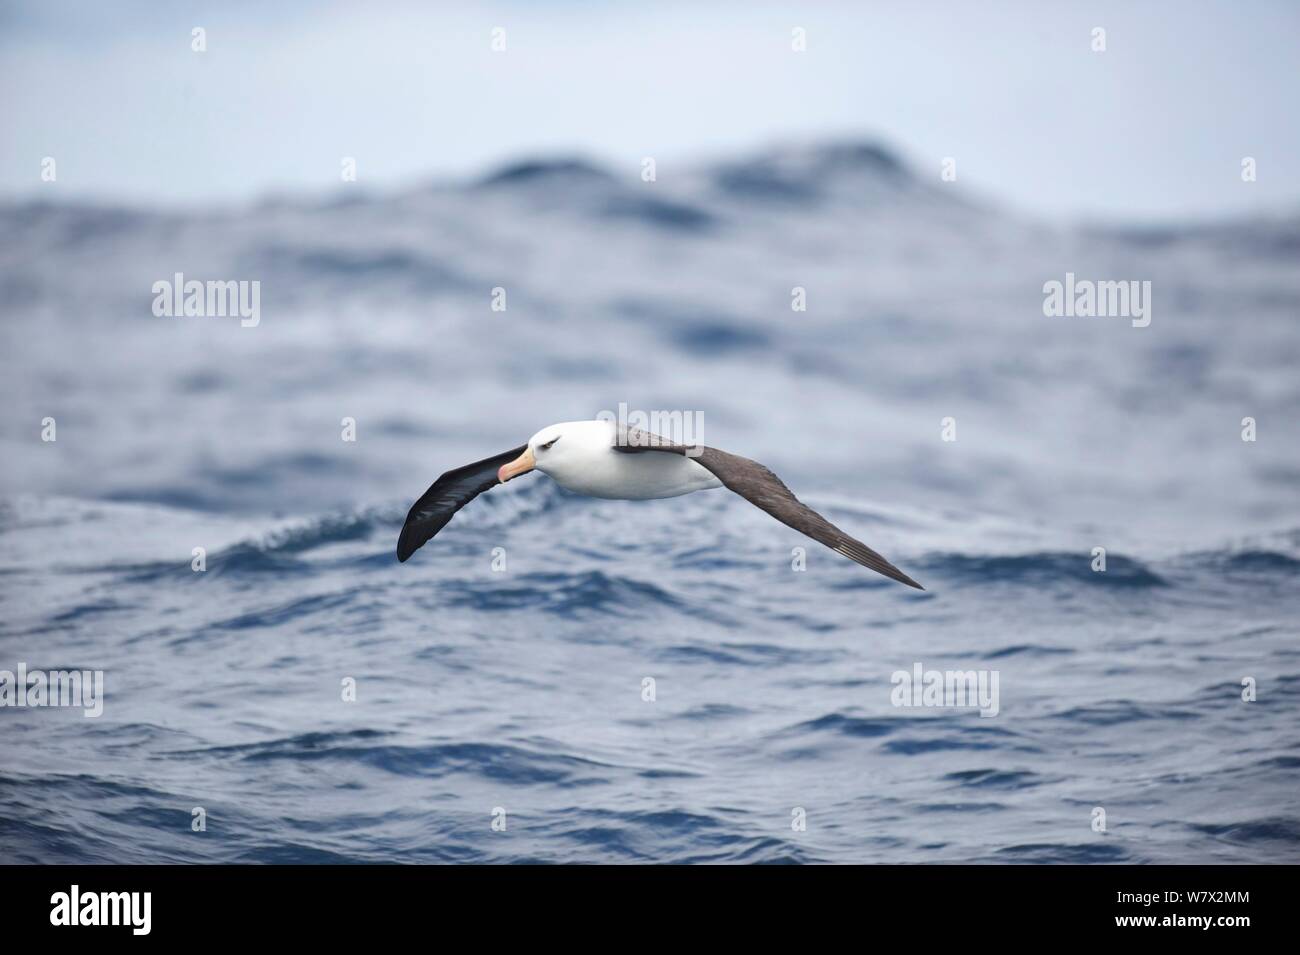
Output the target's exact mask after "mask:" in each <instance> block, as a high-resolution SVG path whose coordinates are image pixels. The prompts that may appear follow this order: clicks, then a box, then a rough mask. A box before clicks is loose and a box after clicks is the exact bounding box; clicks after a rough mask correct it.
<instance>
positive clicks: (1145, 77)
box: [0, 0, 1300, 219]
mask: <svg viewBox="0 0 1300 955" xmlns="http://www.w3.org/2000/svg"><path fill="white" fill-rule="evenodd" d="M0 11H2V12H0V103H2V105H3V115H4V135H3V137H2V138H0V195H3V196H5V197H9V198H14V197H24V198H27V197H32V196H45V197H47V198H72V197H78V198H83V197H92V198H98V199H109V200H114V201H145V202H150V203H154V204H158V203H196V202H198V203H208V202H218V201H225V200H230V199H236V200H253V199H256V198H258V197H262V196H265V195H267V194H272V193H284V192H291V193H311V192H315V191H323V190H332V189H336V188H338V187H339V164H340V159H341V157H343V156H355V157H356V159H357V162H358V171H359V177H360V181H361V183H362V184H363V185H364V186H367V187H369V188H373V189H377V190H388V189H396V188H401V187H403V186H405V185H409V184H413V183H419V182H424V181H427V180H428V179H430V178H433V177H438V176H444V175H463V174H469V173H473V172H477V171H479V170H481V169H482V168H483V167H484V166H485V165H487V164H491V163H495V162H500V161H504V160H508V159H510V158H514V157H517V156H518V155H520V154H532V153H539V152H541V153H565V154H569V153H582V154H587V155H590V156H592V157H594V158H596V159H599V160H604V161H607V162H609V163H611V164H616V165H618V164H621V165H622V166H624V167H625V168H626V169H627V170H628V172H629V175H632V176H635V175H636V173H637V171H638V169H639V162H640V159H641V157H643V156H654V157H655V158H656V159H657V160H658V163H659V174H660V177H661V179H662V178H663V177H664V176H666V175H667V176H670V175H671V174H672V171H673V168H674V166H677V167H678V168H680V166H681V164H682V163H689V162H693V161H698V160H702V159H703V160H706V159H709V158H711V157H715V156H720V155H726V154H731V153H734V152H736V151H743V150H746V149H752V148H757V147H762V146H763V145H765V144H768V143H771V142H774V141H780V140H784V139H789V138H798V139H807V138H817V137H820V136H843V135H851V136H863V137H875V138H879V139H881V140H882V141H884V142H886V143H889V144H892V145H894V146H896V147H897V148H899V149H900V150H901V151H902V152H903V154H904V155H905V156H906V157H907V158H908V159H909V160H910V161H911V162H913V163H914V164H915V165H916V167H917V168H918V169H919V171H921V172H922V173H923V174H926V175H931V174H932V175H934V176H935V177H936V179H937V177H938V175H939V167H940V162H941V160H942V159H943V158H944V157H947V156H952V157H955V158H956V160H957V163H958V166H957V168H958V175H959V182H960V183H961V184H962V185H964V186H966V187H968V188H970V189H974V190H977V191H978V192H980V193H981V194H983V195H984V196H986V197H988V198H991V199H993V200H995V201H1001V202H1004V203H1006V204H1008V205H1010V206H1012V207H1014V208H1017V209H1019V210H1021V211H1023V212H1027V213H1032V214H1040V215H1049V216H1067V217H1103V218H1111V219H1151V218H1184V217H1203V216H1213V215H1221V214H1246V213H1250V212H1255V211H1260V210H1281V211H1295V210H1296V209H1297V208H1300V123H1297V121H1296V119H1295V116H1296V101H1297V99H1300V82H1298V81H1297V73H1298V72H1300V66H1298V65H1297V64H1298V63H1300V4H1294V3H1287V2H1285V0H1276V2H1270V0H1254V2H1249V3H1243V2H1235V3H1234V2H1206V0H1202V2H1186V0H1182V2H1175V0H1155V2H1144V3H1132V2H1116V3H1104V2H1103V3H1096V2H1090V3H1046V2H1032V0H1025V2H993V3H981V4H974V3H958V2H955V0H952V2H944V3H941V2H917V3H907V4H904V3H878V4H872V3H836V2H825V0H823V2H817V3H731V2H715V3H675V2H667V0H657V2H653V3H649V2H646V3H642V2H617V0H613V2H606V3H577V2H545V0H534V2H529V3H525V2H473V3H469V2H466V3H459V4H441V3H415V2H405V0H394V2H376V3H364V4H362V3H355V4H344V3H330V2H318V3H306V2H301V0H290V2H284V3H277V4H266V3H253V2H240V0H234V2H231V0H226V2H221V3H215V2H185V0H180V2H169V3H165V4H164V3H145V2H140V0H125V2H115V3H112V4H105V3H98V2H90V0H87V2H82V3H72V2H60V0H39V2H8V3H3V5H0ZM195 26H201V27H204V28H206V30H207V42H208V51H207V52H206V53H204V54H196V53H193V52H191V50H190V31H191V29H192V28H193V27H195ZM498 26H499V27H503V28H504V29H505V30H506V39H507V47H508V48H507V51H506V52H505V53H504V54H499V53H493V52H492V51H491V50H490V48H489V43H490V34H491V31H492V29H493V28H494V27H498ZM796 26H801V27H804V28H805V29H806V30H807V35H808V50H807V52H806V53H802V54H796V53H793V52H792V51H791V49H790V35H791V30H792V28H793V27H796ZM1097 26H1101V27H1104V28H1105V29H1106V31H1107V47H1108V49H1107V51H1106V52H1105V53H1094V52H1092V50H1091V48H1090V42H1091V36H1090V34H1091V31H1092V29H1093V28H1094V27H1097ZM45 156H53V157H54V158H55V159H56V162H57V163H58V181H57V183H55V184H46V183H42V182H41V181H40V163H41V159H42V157H45ZM1244 156H1253V157H1255V158H1256V160H1257V162H1258V181H1257V182H1255V183H1251V184H1246V183H1243V182H1242V181H1241V177H1240V164H1241V159H1242V157H1244Z"/></svg>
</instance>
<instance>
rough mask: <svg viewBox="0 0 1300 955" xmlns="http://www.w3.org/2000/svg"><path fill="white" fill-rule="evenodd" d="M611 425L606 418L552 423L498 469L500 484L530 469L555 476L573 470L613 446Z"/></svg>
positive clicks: (612, 427)
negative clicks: (517, 454)
mask: <svg viewBox="0 0 1300 955" xmlns="http://www.w3.org/2000/svg"><path fill="white" fill-rule="evenodd" d="M613 438H614V426H613V424H612V422H609V421H567V422H564V423H563V424H553V425H550V426H548V427H545V428H543V429H542V430H541V431H538V432H537V433H536V434H535V435H533V436H532V437H531V438H529V439H528V446H527V447H526V448H524V453H523V454H521V455H519V457H517V458H515V459H514V460H513V461H511V462H510V463H509V464H503V465H502V466H501V468H500V470H498V471H497V480H499V481H500V482H501V483H502V484H504V483H505V482H506V481H509V480H510V479H511V478H516V477H518V476H519V475H521V474H527V473H528V472H529V471H532V470H534V469H535V470H538V471H541V472H542V473H543V474H549V475H551V476H552V477H555V476H556V475H557V474H559V475H563V474H565V473H576V472H578V471H580V470H581V469H582V468H583V467H586V466H589V465H590V463H591V461H592V460H593V457H594V456H595V455H597V454H599V453H603V452H606V451H608V450H609V449H610V448H611V447H612V446H613Z"/></svg>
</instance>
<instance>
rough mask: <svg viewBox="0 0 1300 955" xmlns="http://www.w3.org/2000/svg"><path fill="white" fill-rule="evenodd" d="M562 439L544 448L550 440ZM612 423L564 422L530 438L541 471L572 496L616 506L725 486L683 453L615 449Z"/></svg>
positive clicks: (529, 442)
mask: <svg viewBox="0 0 1300 955" xmlns="http://www.w3.org/2000/svg"><path fill="white" fill-rule="evenodd" d="M557 437H558V438H561V440H557V441H556V442H555V443H554V444H552V445H551V446H550V447H546V445H547V443H548V442H550V441H551V440H552V438H557ZM614 441H615V424H614V422H613V421H603V420H601V421H566V422H563V423H562V424H553V425H551V426H550V427H547V428H543V429H542V430H541V431H538V432H537V433H536V434H535V435H533V436H532V437H531V438H529V439H528V448H529V450H530V451H531V452H532V456H533V459H534V461H535V462H536V464H535V465H534V467H536V469H537V470H539V471H541V472H542V473H543V474H546V475H547V476H548V477H550V478H551V479H552V480H553V481H555V483H556V484H558V485H560V487H562V488H564V489H565V490H568V491H573V492H575V493H577V494H585V495H587V496H588V497H603V498H607V499H610V500H616V501H649V500H655V499H657V498H661V497H678V496H680V495H682V494H690V493H691V492H692V491H703V490H707V489H709V488H715V487H722V482H721V481H719V480H718V479H717V478H716V477H715V476H714V475H713V474H711V473H710V472H709V471H707V470H706V469H705V468H702V467H701V466H700V465H698V464H696V463H695V462H694V461H692V460H691V459H690V458H688V457H685V456H683V455H680V454H626V453H623V452H620V451H617V450H615V448H614Z"/></svg>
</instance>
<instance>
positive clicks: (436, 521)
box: [397, 445, 528, 561]
mask: <svg viewBox="0 0 1300 955" xmlns="http://www.w3.org/2000/svg"><path fill="white" fill-rule="evenodd" d="M526 450H528V445H524V446H523V447H521V448H515V449H514V450H513V451H503V452H501V453H500V454H497V455H494V456H493V457H490V458H484V459H483V460H482V461H475V462H474V463H473V464H467V465H465V466H464V467H461V468H457V469H456V470H454V471H448V472H447V473H446V474H444V475H443V476H442V477H440V478H438V480H436V481H434V482H433V484H432V485H430V487H429V490H427V491H425V492H424V495H423V496H422V497H421V498H420V499H419V500H418V501H416V502H415V503H414V504H413V505H412V506H411V510H410V513H408V514H407V515H406V523H405V524H403V525H402V533H401V534H400V535H399V536H398V538H397V559H398V560H400V561H405V560H406V558H408V557H410V556H411V555H412V554H414V553H415V552H416V551H417V550H419V549H420V548H421V547H423V546H424V545H425V543H426V542H428V540H429V539H430V538H431V537H433V535H434V534H436V533H438V531H440V530H442V529H443V528H444V527H445V526H446V525H447V522H448V521H450V520H451V519H452V517H453V515H455V513H456V512H457V511H459V510H460V509H461V508H462V507H464V506H465V505H466V504H468V503H469V502H470V501H472V500H474V498H476V497H478V496H479V495H480V494H482V493H483V492H484V491H486V490H489V489H490V488H493V487H495V486H496V485H498V484H500V483H501V482H500V481H499V480H498V479H497V471H498V470H499V469H500V468H501V466H502V465H505V464H509V463H510V462H511V461H513V460H515V459H516V458H518V457H519V455H521V454H523V453H524V452H525V451H526Z"/></svg>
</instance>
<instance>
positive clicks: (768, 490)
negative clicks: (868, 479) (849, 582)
mask: <svg viewBox="0 0 1300 955" xmlns="http://www.w3.org/2000/svg"><path fill="white" fill-rule="evenodd" d="M615 450H617V451H623V452H627V453H636V452H646V451H666V452H669V453H672V454H683V455H686V456H687V457H689V458H691V459H692V460H693V461H695V463H696V464H699V465H700V466H701V467H704V468H706V469H707V470H709V471H711V472H712V473H713V475H714V477H716V478H717V479H718V480H719V481H721V482H722V483H723V485H725V486H726V487H727V488H728V490H731V491H734V492H736V493H737V494H739V495H740V496H741V497H743V498H744V499H745V500H747V501H749V503H751V504H753V505H754V506H755V507H759V508H762V509H763V510H765V511H767V513H769V514H771V515H772V516H773V517H775V518H776V519H777V520H778V521H780V522H781V523H782V524H785V525H787V526H788V527H793V528H794V529H795V530H797V531H798V532H799V533H801V534H807V535H808V536H809V537H811V538H812V539H813V540H815V541H818V542H819V543H822V544H825V545H826V546H827V547H829V548H830V549H831V550H833V551H835V552H836V553H838V554H843V555H844V556H845V557H847V558H849V560H852V561H856V562H857V563H859V564H861V565H862V566H863V567H869V568H871V569H872V570H874V571H875V572H876V573H878V574H884V575H885V576H886V577H889V578H891V579H893V580H897V581H898V582H899V583H903V584H907V586H909V587H915V588H916V589H917V590H924V589H925V588H924V587H922V586H921V585H920V584H918V583H917V582H916V581H915V580H913V579H912V578H911V577H909V576H907V574H905V573H903V572H902V571H901V570H899V569H898V568H897V567H895V566H894V565H893V564H891V563H890V562H889V561H887V560H885V558H884V557H882V556H881V555H880V554H878V553H876V552H875V551H874V550H872V549H871V548H870V547H868V546H867V545H866V544H864V543H862V541H860V540H858V539H856V538H854V537H850V536H849V535H848V534H846V533H844V531H842V530H840V529H839V528H838V527H836V526H835V525H834V524H832V523H831V522H830V521H828V520H826V518H824V517H822V516H821V515H820V514H818V513H817V512H816V511H814V510H813V509H812V508H811V507H809V506H808V505H807V504H804V503H803V502H802V501H800V500H799V499H798V498H797V497H795V496H794V492H793V491H791V490H790V489H789V488H788V487H786V486H785V482H784V481H782V480H781V479H780V478H779V477H777V476H776V475H775V474H773V473H772V472H771V471H770V470H768V469H767V468H765V467H763V465H761V464H759V463H758V462H757V461H751V460H750V459H749V458H742V457H741V456H740V455H738V454H728V453H727V452H726V451H719V450H718V449H717V448H706V447H704V446H702V445H701V446H696V447H691V448H688V447H685V446H683V445H679V444H673V443H672V442H671V441H669V440H667V439H666V438H662V437H660V436H659V435H656V434H652V433H651V432H648V431H641V430H639V429H629V430H628V431H626V432H623V433H621V434H620V436H619V440H618V443H617V445H616V446H615Z"/></svg>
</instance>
